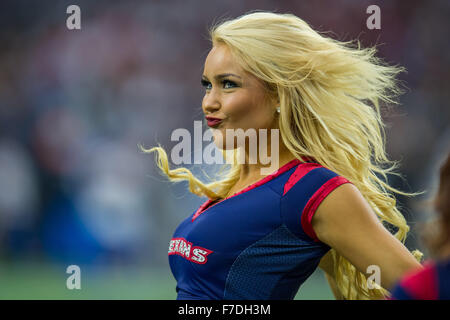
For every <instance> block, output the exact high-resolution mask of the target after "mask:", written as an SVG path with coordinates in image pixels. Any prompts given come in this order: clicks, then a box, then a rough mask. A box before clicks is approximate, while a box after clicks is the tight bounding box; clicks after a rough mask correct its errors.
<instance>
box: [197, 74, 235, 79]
mask: <svg viewBox="0 0 450 320" xmlns="http://www.w3.org/2000/svg"><path fill="white" fill-rule="evenodd" d="M225 77H236V78H239V79H242V78H241V77H240V76H238V75H235V74H233V73H221V74H218V75H216V76H215V77H214V78H215V79H216V80H220V79H223V78H225ZM202 79H208V78H207V77H206V76H205V75H202Z"/></svg>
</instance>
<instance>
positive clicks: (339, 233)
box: [312, 183, 422, 298]
mask: <svg viewBox="0 0 450 320" xmlns="http://www.w3.org/2000/svg"><path fill="white" fill-rule="evenodd" d="M312 227H313V229H314V231H315V233H316V235H317V237H318V238H319V240H320V241H322V242H324V243H326V244H327V245H329V246H330V247H332V248H334V249H335V250H336V251H337V252H338V253H339V254H341V255H342V256H344V257H345V258H346V259H347V260H349V261H350V262H351V263H352V264H353V265H354V266H355V267H356V268H357V269H358V270H359V271H360V272H362V273H363V274H365V275H366V276H369V275H370V274H367V272H366V270H367V267H368V266H370V265H377V266H378V267H379V268H380V271H381V284H380V285H381V286H382V287H383V288H385V289H388V290H390V289H392V287H393V286H394V285H395V284H396V282H397V281H398V280H399V279H400V278H401V277H402V276H403V275H404V274H405V273H406V272H408V271H410V270H412V269H419V268H422V266H421V264H420V263H419V262H418V261H417V260H416V259H415V258H414V256H413V255H412V254H411V253H410V252H409V250H408V249H407V248H406V247H405V246H404V245H403V244H402V243H401V242H400V241H399V240H398V239H396V238H395V237H394V236H393V235H392V234H391V233H390V232H389V231H388V230H386V228H385V227H384V226H383V225H382V224H381V222H380V220H379V219H378V218H377V216H376V214H375V213H374V212H373V210H372V208H371V207H370V205H369V204H368V203H367V201H366V200H365V199H364V197H363V196H362V194H361V193H360V192H359V190H358V189H357V188H356V187H355V186H354V185H353V184H349V183H346V184H343V185H341V186H339V187H337V188H336V189H335V190H333V191H332V192H331V193H330V194H329V195H328V196H327V197H326V198H325V199H324V200H323V201H322V203H321V204H320V205H319V207H318V208H317V210H316V213H315V214H314V216H313V219H312ZM321 263H322V262H321ZM319 266H320V265H319ZM322 266H324V267H325V268H327V267H326V260H324V263H323V264H322ZM322 266H321V267H322ZM327 270H328V272H327V271H326V273H327V274H328V276H327V278H330V277H331V278H334V275H333V274H330V273H329V272H330V271H329V270H330V268H329V266H328V269H327ZM324 271H325V270H324ZM330 286H331V287H332V290H333V284H332V283H331V284H330ZM333 292H334V291H333ZM335 296H336V294H335ZM336 298H338V297H336Z"/></svg>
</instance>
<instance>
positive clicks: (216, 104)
mask: <svg viewBox="0 0 450 320" xmlns="http://www.w3.org/2000/svg"><path fill="white" fill-rule="evenodd" d="M202 109H203V112H204V113H205V114H210V113H214V112H216V111H217V110H219V109H220V99H219V96H218V95H217V94H216V93H215V90H214V89H212V90H210V92H207V93H205V96H204V97H203V101H202Z"/></svg>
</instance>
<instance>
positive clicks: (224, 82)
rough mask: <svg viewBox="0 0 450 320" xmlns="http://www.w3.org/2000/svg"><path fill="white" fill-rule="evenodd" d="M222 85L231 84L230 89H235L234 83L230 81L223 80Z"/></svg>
mask: <svg viewBox="0 0 450 320" xmlns="http://www.w3.org/2000/svg"><path fill="white" fill-rule="evenodd" d="M222 83H223V84H224V85H225V84H227V83H229V84H231V85H232V87H231V88H234V87H236V83H234V82H233V81H230V80H224V81H223V82H222ZM225 89H230V87H226V86H225Z"/></svg>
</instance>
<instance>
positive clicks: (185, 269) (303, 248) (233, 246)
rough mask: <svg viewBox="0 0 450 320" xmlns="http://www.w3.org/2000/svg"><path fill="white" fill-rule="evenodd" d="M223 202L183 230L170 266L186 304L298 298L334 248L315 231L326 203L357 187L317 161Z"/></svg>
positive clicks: (292, 165)
mask: <svg viewBox="0 0 450 320" xmlns="http://www.w3.org/2000/svg"><path fill="white" fill-rule="evenodd" d="M303 160H305V161H300V160H298V159H295V160H292V161H290V162H289V163H287V164H285V165H284V166H282V167H281V168H280V169H278V170H277V171H276V172H275V173H273V174H271V175H268V176H266V177H264V178H263V179H262V180H260V181H258V182H256V183H254V184H252V185H250V186H249V187H247V188H245V189H243V190H242V191H240V192H238V193H236V194H234V195H232V196H230V197H228V198H226V199H224V200H221V201H216V202H215V201H213V200H207V201H206V202H205V203H203V204H202V205H201V206H200V208H199V209H198V210H197V211H196V212H194V213H193V214H192V215H190V216H189V217H187V218H186V219H185V220H184V221H183V222H181V224H180V225H179V226H178V228H177V229H176V231H175V233H174V235H173V237H172V239H171V241H170V244H169V264H170V268H171V271H172V273H173V275H174V277H175V279H176V281H177V286H176V291H177V299H181V300H193V299H200V300H210V299H214V300H234V299H242V300H266V299H270V300H275V299H293V298H294V297H295V295H296V293H297V291H298V289H299V287H300V285H301V284H302V283H303V282H304V281H305V280H306V279H307V278H308V277H309V276H310V275H311V274H312V273H313V272H314V270H315V269H316V268H317V266H318V264H319V262H320V259H321V258H322V257H323V256H324V255H325V254H326V253H327V252H328V250H330V247H329V246H328V245H326V244H325V243H323V242H321V241H320V240H319V239H318V238H317V236H316V234H315V232H314V230H313V228H312V227H311V220H312V217H313V215H314V213H315V211H316V209H317V208H318V206H319V205H320V203H321V202H322V201H323V199H324V198H325V197H326V196H327V195H328V194H329V193H330V192H331V191H333V190H334V189H335V188H337V187H338V186H340V185H342V184H344V183H350V182H349V181H348V180H347V179H345V178H344V177H342V176H340V175H338V174H337V173H335V172H333V171H331V170H329V169H327V168H325V167H324V166H322V165H320V164H318V163H317V162H315V161H314V159H312V158H303Z"/></svg>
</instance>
